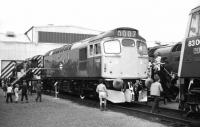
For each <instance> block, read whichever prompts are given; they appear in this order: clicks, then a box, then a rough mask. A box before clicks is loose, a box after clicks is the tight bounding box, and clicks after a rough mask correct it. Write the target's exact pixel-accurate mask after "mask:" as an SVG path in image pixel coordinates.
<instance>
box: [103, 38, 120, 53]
mask: <svg viewBox="0 0 200 127" xmlns="http://www.w3.org/2000/svg"><path fill="white" fill-rule="evenodd" d="M110 41H117V42H118V43H119V53H107V52H106V51H105V43H107V42H110ZM103 50H104V53H105V54H121V43H120V40H118V39H112V40H106V41H104V42H103Z"/></svg>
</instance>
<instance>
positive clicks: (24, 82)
mask: <svg viewBox="0 0 200 127" xmlns="http://www.w3.org/2000/svg"><path fill="white" fill-rule="evenodd" d="M21 91H22V96H21V102H23V99H24V97H25V98H26V102H27V103H28V95H27V92H28V86H27V83H26V80H23V84H22V87H21Z"/></svg>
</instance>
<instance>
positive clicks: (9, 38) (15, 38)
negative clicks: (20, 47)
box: [0, 32, 30, 43]
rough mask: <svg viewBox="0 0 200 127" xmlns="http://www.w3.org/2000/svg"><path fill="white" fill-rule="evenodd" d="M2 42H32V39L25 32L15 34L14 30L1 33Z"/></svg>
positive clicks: (0, 40) (0, 39)
mask: <svg viewBox="0 0 200 127" xmlns="http://www.w3.org/2000/svg"><path fill="white" fill-rule="evenodd" d="M0 42H19V43H20V42H21V43H30V40H29V39H28V37H27V36H26V35H24V34H14V33H12V32H8V33H0Z"/></svg>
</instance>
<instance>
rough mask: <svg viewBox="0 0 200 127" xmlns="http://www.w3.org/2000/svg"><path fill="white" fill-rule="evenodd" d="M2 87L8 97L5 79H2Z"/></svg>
mask: <svg viewBox="0 0 200 127" xmlns="http://www.w3.org/2000/svg"><path fill="white" fill-rule="evenodd" d="M2 89H3V95H4V97H6V95H7V85H6V83H4V81H3V80H2Z"/></svg>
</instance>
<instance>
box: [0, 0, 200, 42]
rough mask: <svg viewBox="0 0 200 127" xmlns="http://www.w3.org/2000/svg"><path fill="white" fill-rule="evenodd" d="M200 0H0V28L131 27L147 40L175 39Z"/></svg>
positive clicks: (183, 31)
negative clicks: (49, 26)
mask: <svg viewBox="0 0 200 127" xmlns="http://www.w3.org/2000/svg"><path fill="white" fill-rule="evenodd" d="M198 5H200V0H0V32H1V33H2V32H6V31H13V32H15V33H24V32H25V31H27V30H28V29H29V28H30V27H31V26H45V25H48V24H54V25H59V26H66V25H67V26H69V25H73V26H81V27H85V28H90V29H95V30H100V31H107V30H111V29H114V28H117V27H133V28H136V29H138V30H139V31H140V34H141V36H143V37H144V38H145V39H146V40H147V41H149V42H151V41H161V42H178V41H181V40H182V39H183V37H184V34H185V29H186V25H187V22H188V14H189V12H190V10H191V9H192V8H194V7H196V6H198Z"/></svg>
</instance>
